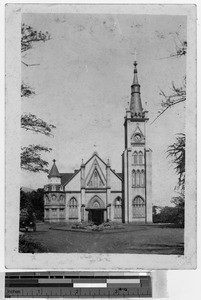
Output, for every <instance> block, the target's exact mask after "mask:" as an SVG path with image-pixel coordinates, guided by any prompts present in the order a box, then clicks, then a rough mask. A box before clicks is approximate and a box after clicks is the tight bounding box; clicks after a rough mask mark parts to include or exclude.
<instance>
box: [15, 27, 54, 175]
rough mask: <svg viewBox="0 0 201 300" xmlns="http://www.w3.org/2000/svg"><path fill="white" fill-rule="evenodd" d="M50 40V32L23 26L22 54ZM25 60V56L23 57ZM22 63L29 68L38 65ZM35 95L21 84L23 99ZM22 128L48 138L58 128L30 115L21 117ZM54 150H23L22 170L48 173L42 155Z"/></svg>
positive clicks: (34, 148) (42, 148)
mask: <svg viewBox="0 0 201 300" xmlns="http://www.w3.org/2000/svg"><path fill="white" fill-rule="evenodd" d="M49 39H50V35H49V33H48V32H46V33H42V32H41V31H40V32H38V31H36V30H34V29H33V28H32V27H31V26H28V25H26V24H22V27H21V52H22V53H24V52H26V51H28V50H29V49H31V48H32V47H33V43H34V42H39V41H43V42H45V41H47V40H49ZM23 59H24V56H23ZM22 63H23V64H24V65H25V66H27V67H29V66H35V65H38V64H27V63H25V62H24V60H22ZM33 95H35V91H34V90H33V89H32V88H31V87H30V86H29V85H28V84H26V83H24V82H22V84H21V97H22V98H24V97H26V98H28V97H30V96H33ZM21 128H23V129H25V130H27V131H33V132H35V133H41V134H44V135H46V136H51V135H52V129H54V128H56V127H55V126H54V125H52V124H48V123H47V122H45V121H43V120H42V119H40V118H37V116H35V115H33V114H31V113H28V114H23V115H22V116H21ZM51 150H52V149H51V148H48V147H44V146H42V145H29V146H27V147H22V148H21V168H22V169H24V170H27V171H31V172H40V171H42V172H48V169H47V166H48V162H47V161H45V160H44V159H42V158H41V153H42V152H43V153H44V152H50V151H51Z"/></svg>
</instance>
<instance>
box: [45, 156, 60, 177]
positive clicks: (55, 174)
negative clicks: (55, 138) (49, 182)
mask: <svg viewBox="0 0 201 300" xmlns="http://www.w3.org/2000/svg"><path fill="white" fill-rule="evenodd" d="M55 162H56V160H55V159H53V165H52V169H51V170H50V173H49V175H48V177H49V178H51V177H61V175H60V174H59V171H58V169H57V166H56V164H55Z"/></svg>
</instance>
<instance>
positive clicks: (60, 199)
mask: <svg viewBox="0 0 201 300" xmlns="http://www.w3.org/2000/svg"><path fill="white" fill-rule="evenodd" d="M59 201H60V204H64V196H63V195H61V196H60V197H59Z"/></svg>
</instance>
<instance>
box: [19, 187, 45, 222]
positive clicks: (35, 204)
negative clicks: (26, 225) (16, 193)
mask: <svg viewBox="0 0 201 300" xmlns="http://www.w3.org/2000/svg"><path fill="white" fill-rule="evenodd" d="M43 195H44V190H43V189H37V190H36V191H31V192H25V191H23V190H22V189H20V211H21V212H22V211H26V212H27V214H28V215H29V216H32V215H33V213H34V214H35V217H36V219H37V220H40V221H42V220H43V218H44V199H43Z"/></svg>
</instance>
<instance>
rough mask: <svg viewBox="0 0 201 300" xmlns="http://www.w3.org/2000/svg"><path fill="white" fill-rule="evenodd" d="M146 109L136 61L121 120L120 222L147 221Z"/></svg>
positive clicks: (149, 206) (149, 200)
mask: <svg viewBox="0 0 201 300" xmlns="http://www.w3.org/2000/svg"><path fill="white" fill-rule="evenodd" d="M148 120H149V119H148V117H147V111H144V110H143V107H142V101H141V94H140V84H139V83H138V74H137V62H136V61H135V62H134V78H133V83H132V85H131V100H130V107H129V108H128V109H127V110H126V116H125V120H124V128H125V150H124V152H123V200H124V201H123V202H124V222H125V223H131V222H138V223H151V222H152V198H151V185H152V182H151V167H152V165H151V153H152V151H151V150H150V149H147V143H146V123H147V121H148Z"/></svg>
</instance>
